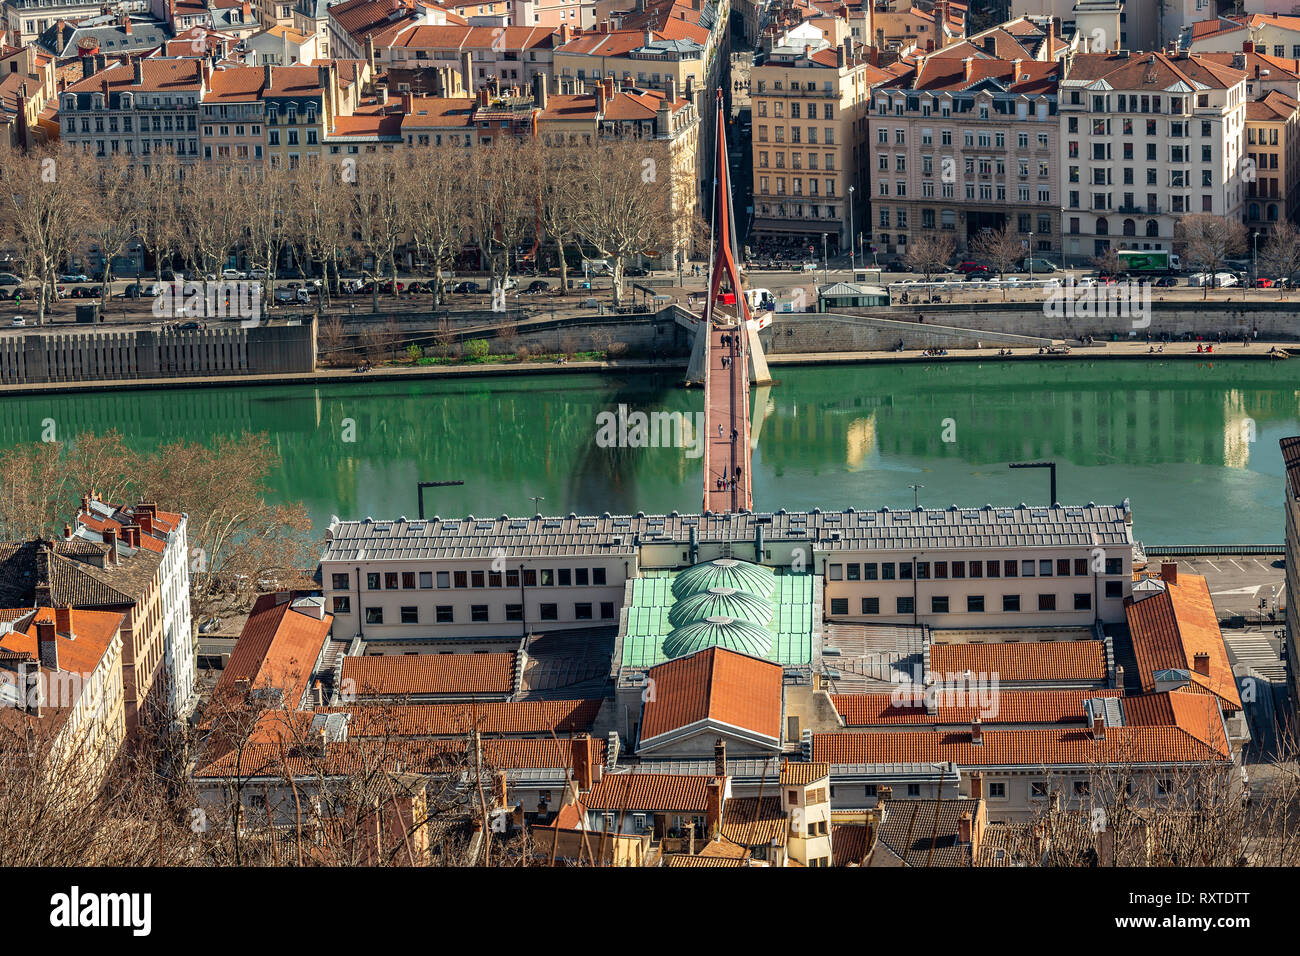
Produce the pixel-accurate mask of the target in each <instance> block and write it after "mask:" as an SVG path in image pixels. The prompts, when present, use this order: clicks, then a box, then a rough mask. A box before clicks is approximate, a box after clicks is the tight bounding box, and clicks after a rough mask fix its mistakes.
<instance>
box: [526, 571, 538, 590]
mask: <svg viewBox="0 0 1300 956" xmlns="http://www.w3.org/2000/svg"><path fill="white" fill-rule="evenodd" d="M524 587H526V588H535V587H537V570H536V568H524Z"/></svg>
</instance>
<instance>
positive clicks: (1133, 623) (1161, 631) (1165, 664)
mask: <svg viewBox="0 0 1300 956" xmlns="http://www.w3.org/2000/svg"><path fill="white" fill-rule="evenodd" d="M1124 613H1125V615H1126V616H1127V618H1128V628H1129V633H1130V635H1132V638H1133V650H1134V652H1135V653H1136V655H1137V662H1138V672H1139V674H1141V677H1142V689H1143V690H1147V691H1150V690H1154V689H1155V686H1156V683H1155V674H1156V672H1157V671H1162V670H1170V669H1174V670H1186V671H1188V676H1189V677H1190V679H1191V681H1192V684H1193V686H1195V687H1197V688H1200V689H1202V690H1204V691H1208V692H1209V693H1211V694H1214V695H1215V696H1216V697H1218V698H1219V699H1220V700H1221V701H1222V702H1223V706H1224V708H1225V709H1227V710H1233V711H1237V710H1241V695H1240V694H1239V693H1238V692H1237V680H1236V677H1235V676H1234V675H1233V673H1232V663H1231V662H1230V661H1229V660H1228V648H1227V646H1226V645H1225V644H1224V642H1223V632H1222V631H1220V630H1219V616H1218V613H1217V612H1216V611H1215V610H1214V601H1213V600H1212V599H1211V598H1210V589H1209V587H1207V586H1206V583H1205V578H1204V577H1202V576H1201V575H1199V574H1187V573H1180V574H1179V575H1178V583H1176V584H1173V583H1170V582H1166V583H1165V590H1164V592H1163V593H1161V594H1153V595H1151V596H1150V597H1147V598H1143V599H1142V600H1141V601H1134V602H1132V603H1130V604H1128V605H1127V606H1126V607H1125V608H1124ZM1199 654H1204V655H1206V661H1207V665H1206V666H1207V670H1208V673H1206V674H1199V673H1197V672H1196V657H1197V655H1199Z"/></svg>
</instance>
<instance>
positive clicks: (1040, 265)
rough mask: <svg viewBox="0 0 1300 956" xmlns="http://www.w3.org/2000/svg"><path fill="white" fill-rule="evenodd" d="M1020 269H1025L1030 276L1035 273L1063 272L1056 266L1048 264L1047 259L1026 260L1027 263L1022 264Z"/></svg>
mask: <svg viewBox="0 0 1300 956" xmlns="http://www.w3.org/2000/svg"><path fill="white" fill-rule="evenodd" d="M1020 267H1021V268H1022V269H1024V271H1025V272H1028V273H1029V274H1030V275H1033V274H1034V273H1035V272H1042V273H1051V272H1060V271H1061V270H1060V269H1058V268H1056V266H1054V265H1053V264H1052V263H1050V262H1048V261H1047V260H1046V259H1036V258H1035V259H1031V258H1026V259H1025V261H1024V262H1022V263H1021V264H1020Z"/></svg>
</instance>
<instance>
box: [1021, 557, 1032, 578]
mask: <svg viewBox="0 0 1300 956" xmlns="http://www.w3.org/2000/svg"><path fill="white" fill-rule="evenodd" d="M1020 576H1021V577H1022V578H1032V577H1033V576H1034V562H1032V561H1021V562H1020Z"/></svg>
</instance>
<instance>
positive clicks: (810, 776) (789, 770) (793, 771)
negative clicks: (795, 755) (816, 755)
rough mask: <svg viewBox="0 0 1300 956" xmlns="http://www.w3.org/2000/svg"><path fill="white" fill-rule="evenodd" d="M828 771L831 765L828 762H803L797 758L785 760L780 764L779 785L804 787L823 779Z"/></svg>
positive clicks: (827, 774) (828, 774)
mask: <svg viewBox="0 0 1300 956" xmlns="http://www.w3.org/2000/svg"><path fill="white" fill-rule="evenodd" d="M830 773H831V765H830V764H828V763H805V762H803V761H798V760H787V761H786V762H785V763H784V764H782V765H781V786H783V787H806V786H808V784H810V783H816V782H817V781H818V780H825V779H826V778H827V777H829V776H830Z"/></svg>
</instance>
